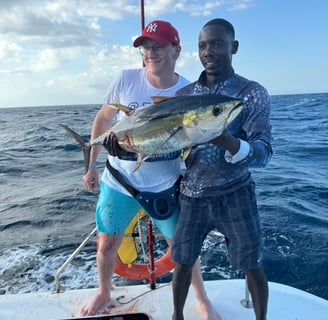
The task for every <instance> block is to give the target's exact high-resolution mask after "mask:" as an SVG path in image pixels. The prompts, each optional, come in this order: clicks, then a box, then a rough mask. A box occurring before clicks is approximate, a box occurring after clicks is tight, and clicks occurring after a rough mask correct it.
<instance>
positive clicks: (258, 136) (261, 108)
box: [177, 72, 272, 198]
mask: <svg viewBox="0 0 328 320" xmlns="http://www.w3.org/2000/svg"><path fill="white" fill-rule="evenodd" d="M204 83H206V81H205V73H204V72H203V73H202V74H201V75H200V77H199V79H198V81H196V82H194V83H191V84H189V85H187V86H186V87H184V88H182V89H180V90H179V91H178V92H177V95H198V94H222V95H227V96H231V97H236V98H242V99H243V100H244V107H243V110H242V111H241V113H240V114H239V115H238V116H237V118H236V119H235V120H233V121H232V122H231V123H230V125H229V126H228V129H229V131H230V133H231V134H232V135H233V136H234V137H236V138H239V139H240V140H243V141H246V142H247V143H248V145H249V152H248V154H247V155H246V156H245V157H244V158H242V159H241V160H239V161H237V162H235V163H232V162H231V161H229V160H227V157H226V156H225V155H226V150H225V149H222V148H219V147H217V146H215V145H214V144H212V143H207V144H202V145H199V146H196V147H194V148H193V149H192V151H191V153H190V154H189V156H188V158H187V159H186V172H185V174H184V178H183V180H182V183H181V193H182V194H184V195H186V196H189V197H195V198H199V197H206V196H219V195H223V194H227V193H230V192H233V191H235V190H237V189H239V188H241V187H243V186H245V185H247V184H249V183H250V182H251V181H252V178H251V173H250V170H249V168H250V167H264V166H265V165H266V164H267V163H268V162H269V160H270V158H271V155H272V148H271V124H270V97H269V94H268V92H267V91H266V89H265V88H264V87H263V86H261V85H260V84H258V83H257V82H254V81H250V80H248V79H245V78H243V77H241V76H239V75H237V74H234V75H233V76H232V77H231V78H229V79H227V80H226V81H224V82H221V83H215V84H214V85H213V86H212V87H211V88H208V87H207V86H206V85H204Z"/></svg>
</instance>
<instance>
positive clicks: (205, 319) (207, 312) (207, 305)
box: [198, 299, 222, 320]
mask: <svg viewBox="0 0 328 320" xmlns="http://www.w3.org/2000/svg"><path fill="white" fill-rule="evenodd" d="M198 306H199V309H200V314H201V315H202V320H222V318H221V317H220V315H219V313H218V312H217V311H216V309H215V308H214V306H213V305H212V302H211V301H210V300H209V299H207V300H205V301H204V302H202V303H199V304H198Z"/></svg>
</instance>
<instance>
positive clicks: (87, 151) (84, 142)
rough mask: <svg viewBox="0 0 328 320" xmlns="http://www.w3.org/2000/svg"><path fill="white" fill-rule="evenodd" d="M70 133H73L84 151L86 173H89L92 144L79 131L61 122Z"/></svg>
mask: <svg viewBox="0 0 328 320" xmlns="http://www.w3.org/2000/svg"><path fill="white" fill-rule="evenodd" d="M59 125H60V126H61V127H62V128H63V129H64V130H65V131H66V132H67V133H68V134H69V135H71V136H72V137H73V138H74V139H75V140H76V141H77V142H78V143H79V144H80V145H81V147H82V151H83V161H84V173H87V171H88V169H89V162H90V150H91V146H90V145H89V142H88V141H87V140H85V139H84V138H83V137H81V136H80V135H79V134H78V133H77V132H75V131H74V130H72V129H71V128H69V127H68V126H65V125H64V124H59Z"/></svg>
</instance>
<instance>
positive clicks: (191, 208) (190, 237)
mask: <svg viewBox="0 0 328 320" xmlns="http://www.w3.org/2000/svg"><path fill="white" fill-rule="evenodd" d="M214 229H216V230H217V231H219V232H221V233H223V234H224V236H225V237H226V240H227V247H228V252H229V259H230V264H231V265H232V267H234V268H238V269H243V270H248V269H256V268H258V267H259V266H260V265H261V264H262V254H263V241H262V233H261V225H260V219H259V215H258V212H257V204H256V197H255V187H254V184H253V183H252V184H250V185H248V186H245V187H243V188H241V189H239V190H237V191H235V192H233V193H231V194H227V195H223V196H220V197H206V198H189V197H186V196H184V195H180V216H179V220H178V224H177V226H176V229H175V234H174V237H173V245H172V258H173V260H174V261H175V262H177V263H180V264H191V263H194V262H195V261H196V259H197V258H198V256H199V255H200V252H201V248H202V245H203V241H204V240H205V238H206V236H207V234H208V233H209V232H210V231H211V230H214Z"/></svg>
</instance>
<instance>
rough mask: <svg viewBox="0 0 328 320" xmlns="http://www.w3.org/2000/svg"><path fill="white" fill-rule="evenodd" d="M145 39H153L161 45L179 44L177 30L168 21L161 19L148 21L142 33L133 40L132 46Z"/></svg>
mask: <svg viewBox="0 0 328 320" xmlns="http://www.w3.org/2000/svg"><path fill="white" fill-rule="evenodd" d="M145 39H150V40H153V41H155V42H157V43H159V44H161V45H167V44H169V43H172V44H175V45H179V44H180V39H179V34H178V31H177V30H176V29H175V28H174V27H173V26H172V25H171V24H170V23H169V22H166V21H161V20H155V21H152V22H150V23H148V25H147V26H146V27H145V28H144V29H143V30H142V35H141V36H140V37H138V38H137V39H135V40H134V42H133V46H134V47H136V48H138V47H140V46H141V45H142V42H143V40H145Z"/></svg>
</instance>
